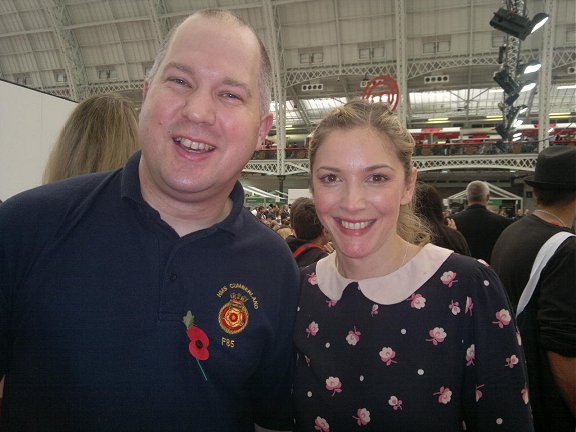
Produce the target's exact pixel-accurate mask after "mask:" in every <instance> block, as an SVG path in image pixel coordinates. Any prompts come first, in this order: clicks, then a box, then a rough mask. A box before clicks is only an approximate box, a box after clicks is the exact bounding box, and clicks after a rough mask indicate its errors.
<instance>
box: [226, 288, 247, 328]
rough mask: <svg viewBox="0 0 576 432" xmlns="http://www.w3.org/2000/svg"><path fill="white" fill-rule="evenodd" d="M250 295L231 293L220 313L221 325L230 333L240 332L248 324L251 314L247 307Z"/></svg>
mask: <svg viewBox="0 0 576 432" xmlns="http://www.w3.org/2000/svg"><path fill="white" fill-rule="evenodd" d="M247 301H248V297H246V296H245V295H243V294H240V293H230V301H229V302H228V303H226V304H225V305H224V306H222V308H220V312H219V314H218V322H219V323H220V327H221V328H222V330H224V331H225V332H226V333H228V334H236V333H240V332H241V331H242V330H244V329H245V328H246V326H247V325H248V319H249V317H250V314H249V313H248V308H246V302H247Z"/></svg>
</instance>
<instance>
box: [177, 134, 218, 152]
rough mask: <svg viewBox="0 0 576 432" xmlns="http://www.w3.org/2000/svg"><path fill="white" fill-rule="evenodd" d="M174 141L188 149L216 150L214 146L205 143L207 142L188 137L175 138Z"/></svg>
mask: <svg viewBox="0 0 576 432" xmlns="http://www.w3.org/2000/svg"><path fill="white" fill-rule="evenodd" d="M174 141H176V142H177V143H179V144H180V145H181V146H182V147H185V148H187V149H188V150H193V151H202V152H204V151H212V150H214V147H212V146H210V145H208V144H205V143H201V142H198V141H192V140H189V139H188V138H181V137H178V138H175V139H174Z"/></svg>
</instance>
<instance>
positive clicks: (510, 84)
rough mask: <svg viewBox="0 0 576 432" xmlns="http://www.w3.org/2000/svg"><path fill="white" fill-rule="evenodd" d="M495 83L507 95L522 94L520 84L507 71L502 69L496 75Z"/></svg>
mask: <svg viewBox="0 0 576 432" xmlns="http://www.w3.org/2000/svg"><path fill="white" fill-rule="evenodd" d="M494 81H496V82H497V83H498V85H499V86H500V87H502V89H503V90H504V92H506V94H509V95H514V94H518V93H519V92H520V84H518V83H517V82H516V81H515V80H514V79H513V78H512V77H511V76H510V74H509V73H508V71H506V69H502V70H500V71H498V72H496V73H495V74H494Z"/></svg>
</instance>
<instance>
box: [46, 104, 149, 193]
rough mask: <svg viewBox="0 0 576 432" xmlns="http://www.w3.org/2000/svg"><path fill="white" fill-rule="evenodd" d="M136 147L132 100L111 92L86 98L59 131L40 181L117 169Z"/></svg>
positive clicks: (136, 131) (135, 120)
mask: <svg viewBox="0 0 576 432" xmlns="http://www.w3.org/2000/svg"><path fill="white" fill-rule="evenodd" d="M138 148H139V145H138V115H137V114H136V110H135V109H134V105H133V104H132V102H131V101H130V100H129V99H128V98H126V97H124V96H122V95H119V94H115V93H108V94H101V95H95V96H91V97H88V98H86V99H84V100H83V101H82V102H80V103H79V104H78V105H77V106H76V108H75V109H74V111H72V114H70V117H68V120H67V121H66V124H65V125H64V127H63V128H62V130H61V131H60V135H59V136H58V139H57V140H56V143H55V144H54V148H53V149H52V152H51V153H50V157H49V159H48V163H47V165H46V169H45V170H44V177H43V181H44V183H51V182H54V181H57V180H62V179H65V178H68V177H73V176H77V175H82V174H88V173H92V172H100V171H110V170H113V169H116V168H120V167H122V166H124V164H125V163H126V161H127V160H128V158H129V157H130V156H131V155H132V154H133V153H134V152H135V151H136V150H138Z"/></svg>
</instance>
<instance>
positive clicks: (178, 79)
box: [170, 78, 187, 86]
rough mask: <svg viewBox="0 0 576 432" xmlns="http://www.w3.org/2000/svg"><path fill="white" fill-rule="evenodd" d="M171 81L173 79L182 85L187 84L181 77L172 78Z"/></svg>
mask: <svg viewBox="0 0 576 432" xmlns="http://www.w3.org/2000/svg"><path fill="white" fill-rule="evenodd" d="M170 81H172V82H173V83H175V84H178V85H181V86H183V85H187V83H186V81H184V80H183V79H181V78H170Z"/></svg>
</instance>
